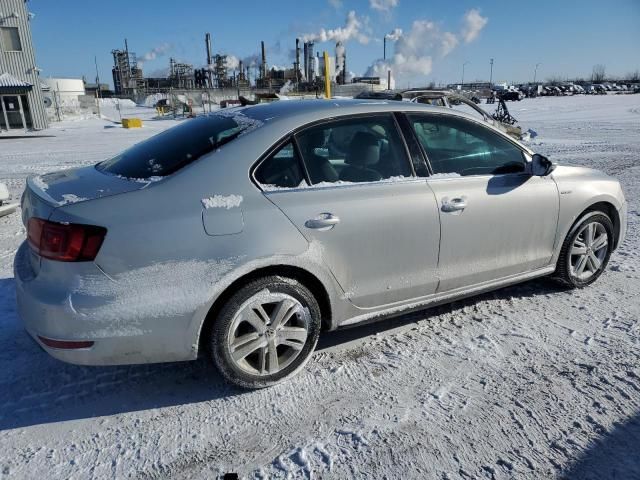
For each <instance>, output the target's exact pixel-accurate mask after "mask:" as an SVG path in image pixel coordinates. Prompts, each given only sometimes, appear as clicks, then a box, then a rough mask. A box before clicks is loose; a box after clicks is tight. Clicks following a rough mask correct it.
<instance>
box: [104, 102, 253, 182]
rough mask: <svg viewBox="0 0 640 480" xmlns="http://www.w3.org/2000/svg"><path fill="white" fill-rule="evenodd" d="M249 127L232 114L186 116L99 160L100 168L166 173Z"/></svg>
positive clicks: (142, 174) (130, 174)
mask: <svg viewBox="0 0 640 480" xmlns="http://www.w3.org/2000/svg"><path fill="white" fill-rule="evenodd" d="M245 118H248V117H245ZM248 128H251V123H250V122H238V121H237V120H236V118H234V117H230V116H221V115H208V116H202V117H198V118H194V119H190V120H185V121H183V122H182V123H181V124H180V125H178V126H176V127H173V128H170V129H168V130H165V131H164V132H162V133H159V134H157V135H155V136H153V137H151V138H149V139H148V140H145V141H143V142H140V143H138V144H136V145H134V146H133V147H130V148H128V149H127V150H125V151H124V152H122V153H119V154H118V155H116V156H115V157H113V158H111V159H109V160H106V161H104V162H102V163H99V164H98V165H97V168H98V169H99V170H101V171H104V172H107V173H111V174H113V175H119V176H122V177H126V178H134V179H136V178H150V177H163V176H166V175H170V174H172V173H174V172H176V171H177V170H179V169H180V168H182V167H184V166H185V165H187V164H189V163H191V162H194V161H195V160H197V159H198V158H200V157H202V156H203V155H206V154H207V153H210V152H212V151H214V150H215V149H217V148H219V147H221V146H222V145H224V144H226V143H228V142H230V141H232V140H233V139H234V138H236V137H238V136H239V135H240V134H241V133H242V132H243V131H245V130H247V129H248Z"/></svg>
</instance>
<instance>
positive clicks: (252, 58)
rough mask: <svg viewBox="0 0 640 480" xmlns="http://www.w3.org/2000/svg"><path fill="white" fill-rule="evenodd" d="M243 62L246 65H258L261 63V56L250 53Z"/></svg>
mask: <svg viewBox="0 0 640 480" xmlns="http://www.w3.org/2000/svg"><path fill="white" fill-rule="evenodd" d="M242 64H243V66H245V67H256V66H258V65H259V64H260V57H259V56H258V55H257V54H255V53H254V54H253V55H249V56H247V57H244V58H243V59H242Z"/></svg>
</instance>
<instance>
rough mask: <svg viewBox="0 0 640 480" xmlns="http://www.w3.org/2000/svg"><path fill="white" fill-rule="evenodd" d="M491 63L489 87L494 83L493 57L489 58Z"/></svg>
mask: <svg viewBox="0 0 640 480" xmlns="http://www.w3.org/2000/svg"><path fill="white" fill-rule="evenodd" d="M489 65H491V73H489V88H491V86H492V85H493V58H492V59H491V60H489Z"/></svg>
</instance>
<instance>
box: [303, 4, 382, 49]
mask: <svg viewBox="0 0 640 480" xmlns="http://www.w3.org/2000/svg"><path fill="white" fill-rule="evenodd" d="M364 23H365V21H364V20H363V19H361V18H358V16H357V15H356V12H355V11H353V10H351V11H350V12H349V13H348V14H347V19H346V21H345V24H344V27H337V28H333V29H330V30H326V29H324V28H321V29H320V31H319V32H316V33H305V34H304V35H301V38H302V41H304V42H346V41H348V40H352V39H353V40H356V41H358V42H360V43H362V44H363V45H366V44H367V43H369V37H368V36H367V35H366V34H364V33H363V32H362V29H363V25H364Z"/></svg>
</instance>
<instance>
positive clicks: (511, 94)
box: [498, 90, 524, 102]
mask: <svg viewBox="0 0 640 480" xmlns="http://www.w3.org/2000/svg"><path fill="white" fill-rule="evenodd" d="M523 97H524V95H522V93H521V92H519V91H517V90H502V91H500V92H498V98H501V99H502V100H504V101H505V102H506V101H509V100H511V101H514V102H519V101H520V100H522V98H523Z"/></svg>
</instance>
